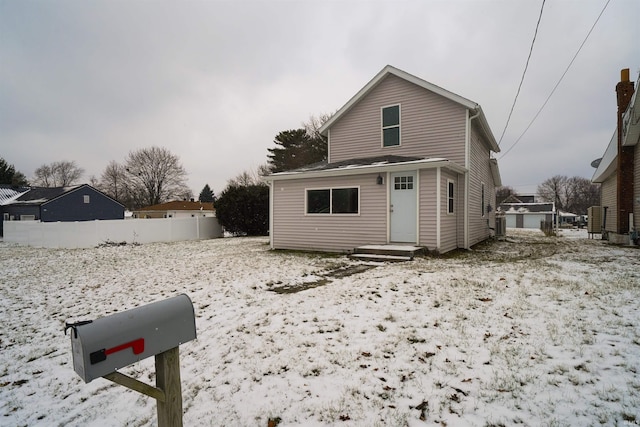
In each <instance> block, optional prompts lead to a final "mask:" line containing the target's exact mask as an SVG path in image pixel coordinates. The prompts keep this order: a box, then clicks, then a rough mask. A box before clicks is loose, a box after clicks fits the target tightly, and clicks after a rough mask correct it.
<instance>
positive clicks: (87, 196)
mask: <svg viewBox="0 0 640 427" xmlns="http://www.w3.org/2000/svg"><path fill="white" fill-rule="evenodd" d="M82 197H83V198H84V203H85V204H87V203H91V197H90V196H89V195H88V194H85V195H84V196H82Z"/></svg>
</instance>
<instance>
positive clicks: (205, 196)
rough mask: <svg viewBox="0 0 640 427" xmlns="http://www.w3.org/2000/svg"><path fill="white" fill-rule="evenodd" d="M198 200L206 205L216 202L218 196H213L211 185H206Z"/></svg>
mask: <svg viewBox="0 0 640 427" xmlns="http://www.w3.org/2000/svg"><path fill="white" fill-rule="evenodd" d="M198 199H199V200H200V201H201V202H205V203H211V202H215V200H216V196H215V195H214V194H213V190H212V189H211V188H210V187H209V184H205V185H204V188H203V189H202V191H201V192H200V196H199V197H198Z"/></svg>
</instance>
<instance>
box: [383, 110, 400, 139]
mask: <svg viewBox="0 0 640 427" xmlns="http://www.w3.org/2000/svg"><path fill="white" fill-rule="evenodd" d="M396 145H400V105H393V106H391V107H383V108H382V146H383V147H393V146H396Z"/></svg>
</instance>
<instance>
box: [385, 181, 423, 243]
mask: <svg viewBox="0 0 640 427" xmlns="http://www.w3.org/2000/svg"><path fill="white" fill-rule="evenodd" d="M390 184H391V197H390V201H391V205H390V206H389V216H390V218H391V220H390V227H391V230H390V235H391V236H390V237H391V241H392V242H402V243H415V242H416V240H417V239H416V219H417V218H416V215H417V212H416V203H417V188H418V183H417V182H416V173H415V171H411V172H394V173H392V174H391V183H390Z"/></svg>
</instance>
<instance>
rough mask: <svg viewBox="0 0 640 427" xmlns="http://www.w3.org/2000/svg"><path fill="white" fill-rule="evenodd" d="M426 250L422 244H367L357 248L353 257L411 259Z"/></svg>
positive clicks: (386, 259) (384, 259)
mask: <svg viewBox="0 0 640 427" xmlns="http://www.w3.org/2000/svg"><path fill="white" fill-rule="evenodd" d="M425 251H426V249H425V248H423V247H420V246H409V245H366V246H360V247H357V248H355V249H354V250H353V254H352V255H351V257H352V258H359V259H366V260H371V261H411V260H412V259H413V257H414V256H416V255H418V254H421V253H424V252H425Z"/></svg>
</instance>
